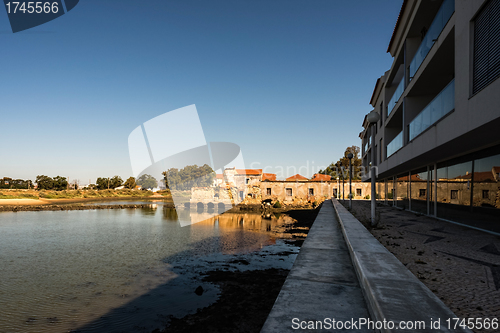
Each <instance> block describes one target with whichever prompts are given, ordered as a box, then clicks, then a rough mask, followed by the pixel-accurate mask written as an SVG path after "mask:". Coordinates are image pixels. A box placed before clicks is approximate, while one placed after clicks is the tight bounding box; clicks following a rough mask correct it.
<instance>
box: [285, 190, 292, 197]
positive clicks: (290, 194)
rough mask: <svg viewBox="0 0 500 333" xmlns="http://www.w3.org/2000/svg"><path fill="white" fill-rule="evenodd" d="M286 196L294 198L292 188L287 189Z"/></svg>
mask: <svg viewBox="0 0 500 333" xmlns="http://www.w3.org/2000/svg"><path fill="white" fill-rule="evenodd" d="M286 196H287V197H291V196H292V189H291V188H287V189H286Z"/></svg>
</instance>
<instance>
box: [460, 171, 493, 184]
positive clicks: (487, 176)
mask: <svg viewBox="0 0 500 333" xmlns="http://www.w3.org/2000/svg"><path fill="white" fill-rule="evenodd" d="M471 178H472V173H469V174H468V175H463V176H458V177H455V178H454V179H457V180H459V179H460V180H469V179H471ZM494 181H495V177H494V176H493V173H492V172H491V171H483V172H474V182H494Z"/></svg>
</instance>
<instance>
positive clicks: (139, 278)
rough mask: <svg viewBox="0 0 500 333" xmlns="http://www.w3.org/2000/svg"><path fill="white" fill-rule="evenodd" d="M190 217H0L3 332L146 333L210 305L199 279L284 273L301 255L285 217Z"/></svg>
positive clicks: (148, 213) (111, 213)
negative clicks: (222, 272)
mask: <svg viewBox="0 0 500 333" xmlns="http://www.w3.org/2000/svg"><path fill="white" fill-rule="evenodd" d="M189 214H190V212H189V211H179V214H177V213H176V212H175V210H172V209H170V208H166V207H163V206H162V205H161V204H154V205H152V206H151V208H145V209H114V210H111V209H110V210H86V211H56V212H53V211H41V212H18V213H11V212H5V213H1V214H0V267H1V270H0V332H2V333H3V332H41V333H43V332H68V331H76V332H122V331H123V332H151V331H152V330H153V329H155V328H161V327H163V326H164V325H165V323H166V322H167V320H168V316H169V315H174V316H183V315H185V314H187V313H194V312H195V311H196V309H197V308H199V307H204V306H208V305H209V304H211V303H213V302H214V301H215V300H216V299H217V297H218V294H219V290H218V288H217V286H215V285H211V284H208V283H204V282H202V281H201V277H200V272H203V271H207V270H210V269H215V268H221V267H222V268H224V269H238V267H239V268H240V269H256V268H258V269H265V268H270V267H282V268H290V267H291V265H292V263H293V260H294V258H295V256H294V255H293V253H297V252H298V248H296V247H293V246H290V245H287V244H285V243H284V242H283V241H281V240H280V237H281V234H280V232H281V231H283V228H284V226H286V225H287V224H289V223H291V222H292V219H291V218H289V217H288V216H285V215H282V216H281V217H279V218H276V217H274V216H273V217H271V218H270V219H264V218H262V217H261V216H260V215H250V214H223V215H221V216H218V217H216V218H212V219H209V220H207V221H204V222H201V223H197V224H193V225H191V226H186V227H180V224H179V222H178V220H180V219H189V218H190V216H189ZM286 251H289V253H292V255H289V256H288V257H283V256H281V255H276V254H280V253H283V252H286ZM255 253H257V254H258V255H255ZM284 258H285V259H284ZM242 260H243V261H244V262H246V263H245V265H239V264H238V263H239V262H241V261H242ZM247 263H249V264H247ZM200 284H201V285H202V286H203V288H204V289H205V292H204V294H203V295H202V296H198V295H196V294H195V293H194V292H193V291H194V289H195V288H196V286H198V285H200Z"/></svg>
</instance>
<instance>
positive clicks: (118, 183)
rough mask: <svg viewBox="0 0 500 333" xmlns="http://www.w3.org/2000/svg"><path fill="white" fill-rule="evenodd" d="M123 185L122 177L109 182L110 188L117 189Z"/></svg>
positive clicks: (116, 177) (115, 177)
mask: <svg viewBox="0 0 500 333" xmlns="http://www.w3.org/2000/svg"><path fill="white" fill-rule="evenodd" d="M122 185H123V179H122V177H120V176H114V177H113V178H111V179H110V180H109V188H112V189H115V188H117V187H120V186H122Z"/></svg>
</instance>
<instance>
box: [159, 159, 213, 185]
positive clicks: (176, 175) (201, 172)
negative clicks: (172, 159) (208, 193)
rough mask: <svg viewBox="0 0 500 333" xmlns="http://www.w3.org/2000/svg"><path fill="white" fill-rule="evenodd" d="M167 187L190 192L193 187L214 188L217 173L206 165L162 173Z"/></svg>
mask: <svg viewBox="0 0 500 333" xmlns="http://www.w3.org/2000/svg"><path fill="white" fill-rule="evenodd" d="M162 174H163V177H164V180H165V185H166V186H167V188H169V189H171V190H189V189H191V188H192V187H208V186H212V184H213V182H214V178H215V172H214V171H213V170H212V168H211V167H210V166H209V165H207V164H205V165H203V166H201V167H199V166H197V165H188V166H186V167H184V168H182V169H181V170H178V169H176V168H171V169H168V170H167V171H164V172H162Z"/></svg>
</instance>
